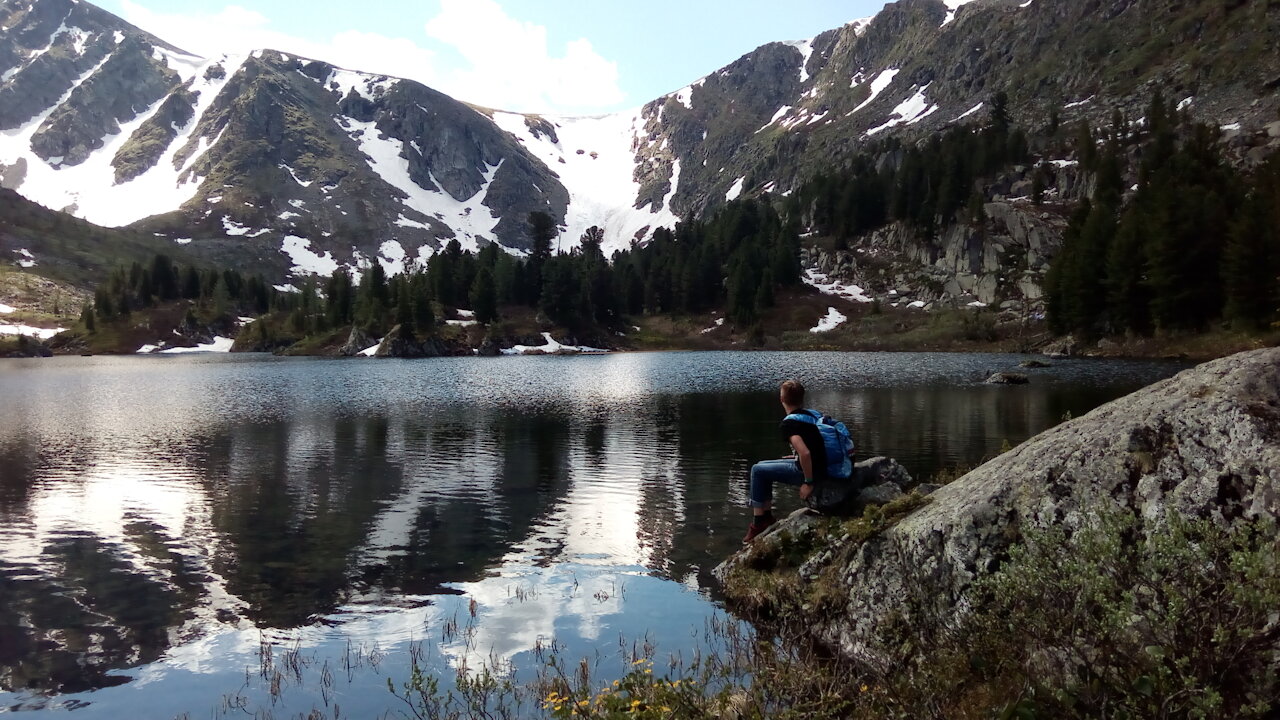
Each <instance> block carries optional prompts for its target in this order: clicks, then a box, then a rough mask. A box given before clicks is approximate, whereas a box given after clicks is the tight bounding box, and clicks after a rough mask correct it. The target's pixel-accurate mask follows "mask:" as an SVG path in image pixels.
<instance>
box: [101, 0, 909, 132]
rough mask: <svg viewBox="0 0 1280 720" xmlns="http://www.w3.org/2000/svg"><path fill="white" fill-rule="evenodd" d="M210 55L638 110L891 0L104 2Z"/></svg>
mask: <svg viewBox="0 0 1280 720" xmlns="http://www.w3.org/2000/svg"><path fill="white" fill-rule="evenodd" d="M98 2H99V4H100V5H102V6H103V7H104V8H106V9H107V10H110V11H111V12H114V13H116V14H119V15H121V16H123V17H124V18H126V19H127V20H129V21H131V22H133V23H134V24H136V25H139V26H141V27H143V28H144V29H146V30H149V31H151V32H153V33H155V34H157V35H159V36H160V37H162V38H164V39H166V40H168V41H169V42H172V43H174V44H175V45H178V46H180V47H183V48H185V49H188V50H190V51H192V52H196V53H198V54H201V55H206V56H208V55H212V54H215V53H216V52H220V51H225V50H230V51H237V52H242V51H244V50H248V49H254V48H258V47H271V48H275V49H279V50H284V51H292V52H294V53H298V54H303V55H308V56H311V57H319V58H321V59H325V60H329V61H330V62H334V63H336V64H338V65H342V66H345V67H350V68H353V69H359V70H369V71H374V72H382V73H387V74H393V75H400V76H405V77H412V78H413V79H415V80H420V81H422V82H425V83H426V84H428V85H431V86H432V87H435V88H437V89H439V90H441V91H443V92H446V93H448V94H450V95H453V96H454V97H457V98H459V99H461V100H468V101H472V102H476V103H479V104H482V105H488V106H491V107H499V108H502V109H507V110H515V111H520V112H558V113H593V112H607V111H612V110H619V109H624V108H629V107H635V106H637V105H640V104H642V103H645V102H647V101H649V100H652V99H653V98H655V97H657V96H659V95H662V94H664V93H667V92H670V91H673V90H676V89H678V88H680V87H681V86H683V85H685V84H687V83H689V82H691V81H693V80H696V79H697V78H699V77H701V76H702V75H705V74H707V73H709V72H711V71H713V70H715V69H717V68H720V67H722V66H724V65H726V64H728V63H730V62H732V61H733V60H734V59H736V58H738V57H739V56H741V55H742V54H744V53H746V52H749V51H750V50H752V49H753V48H755V47H757V46H759V45H762V44H764V43H766V42H770V41H774V40H800V39H804V38H807V37H812V36H813V35H816V34H817V33H819V32H822V31H823V30H827V29H830V28H834V27H839V26H840V25H842V24H844V23H846V22H848V21H850V20H854V19H857V18H861V17H866V16H869V15H873V14H875V12H876V11H878V10H879V9H880V7H882V6H883V4H884V0H846V1H844V2H839V1H837V0H786V1H782V0H770V1H765V0H735V1H734V2H724V1H719V0H715V1H710V0H683V1H682V2H677V1H676V0H648V1H647V2H643V3H640V2H622V1H621V0H594V1H593V0H425V1H423V2H417V3H412V4H409V3H401V2H387V1H386V0H365V1H364V2H359V3H357V2H351V1H350V0H343V1H341V2H339V1H338V0H272V2H270V3H250V2H241V3H238V4H237V3H227V4H223V3H216V2H215V3H210V2H199V1H197V0H98Z"/></svg>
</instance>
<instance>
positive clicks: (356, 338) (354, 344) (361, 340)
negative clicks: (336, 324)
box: [338, 326, 377, 357]
mask: <svg viewBox="0 0 1280 720" xmlns="http://www.w3.org/2000/svg"><path fill="white" fill-rule="evenodd" d="M375 342H377V340H375V339H374V338H373V337H371V336H370V335H369V333H367V332H365V331H364V330H362V329H360V328H358V327H355V326H352V328H351V334H350V335H348V336H347V343H346V344H345V345H343V346H342V349H341V350H339V351H338V354H339V355H342V356H343V357H355V356H356V355H359V354H360V353H361V352H363V351H365V350H368V349H369V348H371V347H373V345H374V343H375Z"/></svg>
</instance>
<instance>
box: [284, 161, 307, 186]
mask: <svg viewBox="0 0 1280 720" xmlns="http://www.w3.org/2000/svg"><path fill="white" fill-rule="evenodd" d="M280 169H281V170H288V171H289V177H292V178H293V181H294V182H296V183H298V184H299V185H301V186H302V187H304V188H305V187H311V183H314V182H315V180H303V179H302V178H300V177H298V173H296V172H294V169H293V168H291V167H289V166H288V165H284V164H281V165H280Z"/></svg>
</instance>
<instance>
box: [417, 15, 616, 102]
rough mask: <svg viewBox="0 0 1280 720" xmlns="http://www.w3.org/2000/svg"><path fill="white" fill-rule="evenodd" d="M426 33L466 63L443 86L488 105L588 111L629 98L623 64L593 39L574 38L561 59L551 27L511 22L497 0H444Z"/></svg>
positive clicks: (453, 72)
mask: <svg viewBox="0 0 1280 720" xmlns="http://www.w3.org/2000/svg"><path fill="white" fill-rule="evenodd" d="M426 30H427V35H429V36H430V37H432V38H434V39H436V40H438V41H440V42H441V43H444V44H446V45H449V46H451V47H452V48H453V49H454V50H455V51H456V52H457V53H458V54H459V55H460V56H461V57H462V58H463V60H464V61H465V64H464V65H463V67H461V68H459V69H457V70H454V71H451V72H449V73H447V74H446V75H445V77H444V78H443V79H442V80H443V82H442V85H443V87H442V89H443V88H451V89H457V91H458V92H464V91H465V92H467V93H469V94H468V96H467V97H468V99H470V100H472V101H474V102H477V103H480V104H482V105H490V106H493V107H498V108H502V109H505V110H516V111H524V112H534V111H537V110H541V109H544V108H556V109H560V110H570V111H582V110H589V109H592V108H601V107H609V106H614V105H616V104H618V103H620V102H622V101H623V100H624V99H625V95H624V94H623V92H622V90H621V89H620V88H619V86H618V66H617V64H616V63H614V62H611V61H609V60H606V59H604V58H603V57H601V56H600V54H599V53H597V52H596V51H595V48H593V47H592V46H591V42H590V41H588V40H586V39H585V38H584V39H578V40H574V41H573V42H570V43H568V45H567V46H566V48H565V53H564V55H562V56H560V57H556V56H555V55H553V54H552V52H551V50H550V48H549V47H548V43H547V29H546V28H545V27H543V26H541V25H536V24H534V23H529V22H522V21H520V20H516V19H515V18H512V17H511V16H510V15H507V13H506V11H504V10H503V9H502V7H501V6H499V5H498V3H497V2H494V0H443V1H442V2H441V10H440V14H439V15H437V16H436V17H434V18H432V19H431V20H430V21H428V22H427V26H426ZM445 91H446V92H449V90H445Z"/></svg>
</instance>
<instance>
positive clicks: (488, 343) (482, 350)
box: [476, 335, 502, 357]
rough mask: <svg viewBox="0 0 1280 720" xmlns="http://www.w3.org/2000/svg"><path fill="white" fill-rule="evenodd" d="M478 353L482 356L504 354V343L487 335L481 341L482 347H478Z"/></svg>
mask: <svg viewBox="0 0 1280 720" xmlns="http://www.w3.org/2000/svg"><path fill="white" fill-rule="evenodd" d="M476 354H477V355H479V356H480V357H498V356H499V355H501V354H502V345H501V344H499V343H498V341H497V340H494V339H493V338H492V337H490V336H488V335H486V336H485V337H484V340H482V341H481V342H480V347H479V348H477V349H476Z"/></svg>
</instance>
